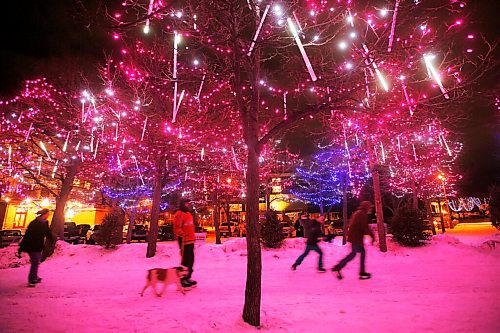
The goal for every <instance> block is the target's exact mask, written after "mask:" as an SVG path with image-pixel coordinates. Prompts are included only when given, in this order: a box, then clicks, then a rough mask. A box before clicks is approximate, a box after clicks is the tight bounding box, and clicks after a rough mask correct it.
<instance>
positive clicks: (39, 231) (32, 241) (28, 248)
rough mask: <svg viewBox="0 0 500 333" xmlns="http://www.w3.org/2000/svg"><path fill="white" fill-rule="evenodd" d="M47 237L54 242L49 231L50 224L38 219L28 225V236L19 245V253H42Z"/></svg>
mask: <svg viewBox="0 0 500 333" xmlns="http://www.w3.org/2000/svg"><path fill="white" fill-rule="evenodd" d="M45 237H47V238H48V239H50V241H51V242H53V241H54V238H53V236H52V233H51V232H50V229H49V222H48V221H47V220H42V219H41V218H40V217H37V218H36V219H34V220H33V221H31V222H30V224H29V225H28V229H26V234H25V235H24V237H23V239H22V240H21V243H19V252H42V250H43V243H44V242H45Z"/></svg>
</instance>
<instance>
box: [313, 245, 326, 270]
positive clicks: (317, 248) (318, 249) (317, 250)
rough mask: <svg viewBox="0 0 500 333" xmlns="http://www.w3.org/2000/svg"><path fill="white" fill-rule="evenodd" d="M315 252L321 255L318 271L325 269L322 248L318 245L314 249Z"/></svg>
mask: <svg viewBox="0 0 500 333" xmlns="http://www.w3.org/2000/svg"><path fill="white" fill-rule="evenodd" d="M312 249H313V250H314V251H316V252H317V253H318V254H319V259H318V269H320V270H321V269H323V251H322V250H321V248H320V247H319V246H318V245H317V244H316V245H314V246H313V247H312Z"/></svg>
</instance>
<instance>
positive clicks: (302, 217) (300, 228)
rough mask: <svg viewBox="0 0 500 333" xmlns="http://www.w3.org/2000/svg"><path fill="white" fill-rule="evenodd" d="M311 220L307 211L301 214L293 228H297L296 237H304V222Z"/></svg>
mask: <svg viewBox="0 0 500 333" xmlns="http://www.w3.org/2000/svg"><path fill="white" fill-rule="evenodd" d="M308 220H309V215H307V213H302V214H300V218H299V219H297V221H295V224H294V225H293V228H294V229H295V237H304V226H303V225H302V224H303V222H305V221H308Z"/></svg>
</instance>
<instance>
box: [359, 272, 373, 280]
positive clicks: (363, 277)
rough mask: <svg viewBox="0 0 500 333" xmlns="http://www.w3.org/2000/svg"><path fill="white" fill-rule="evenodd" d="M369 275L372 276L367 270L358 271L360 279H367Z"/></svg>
mask: <svg viewBox="0 0 500 333" xmlns="http://www.w3.org/2000/svg"><path fill="white" fill-rule="evenodd" d="M371 277H372V275H371V274H370V273H367V272H361V273H359V278H360V280H367V279H369V278H371Z"/></svg>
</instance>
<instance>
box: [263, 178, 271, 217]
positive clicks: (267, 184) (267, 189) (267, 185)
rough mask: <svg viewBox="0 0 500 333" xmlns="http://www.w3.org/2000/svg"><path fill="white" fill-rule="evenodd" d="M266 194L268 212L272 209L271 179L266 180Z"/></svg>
mask: <svg viewBox="0 0 500 333" xmlns="http://www.w3.org/2000/svg"><path fill="white" fill-rule="evenodd" d="M264 195H265V196H266V198H265V199H266V213H269V211H271V193H270V191H269V180H268V181H267V182H266V188H265V194H264Z"/></svg>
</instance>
